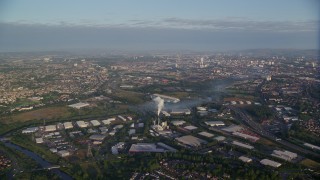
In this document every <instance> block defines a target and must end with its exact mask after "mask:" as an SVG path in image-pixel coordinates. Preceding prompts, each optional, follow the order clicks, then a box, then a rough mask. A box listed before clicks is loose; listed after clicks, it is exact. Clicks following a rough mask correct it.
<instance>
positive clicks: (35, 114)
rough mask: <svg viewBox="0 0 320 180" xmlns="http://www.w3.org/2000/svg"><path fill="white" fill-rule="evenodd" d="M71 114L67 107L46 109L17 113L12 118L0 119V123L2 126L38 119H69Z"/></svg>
mask: <svg viewBox="0 0 320 180" xmlns="http://www.w3.org/2000/svg"><path fill="white" fill-rule="evenodd" d="M70 115H71V113H70V112H69V110H68V108H67V107H47V108H42V109H37V110H33V111H28V112H22V113H18V114H15V115H12V116H6V117H1V118H0V121H1V123H3V124H10V123H15V122H26V121H30V120H39V119H54V118H65V117H69V116H70Z"/></svg>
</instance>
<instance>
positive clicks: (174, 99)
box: [151, 94, 180, 103]
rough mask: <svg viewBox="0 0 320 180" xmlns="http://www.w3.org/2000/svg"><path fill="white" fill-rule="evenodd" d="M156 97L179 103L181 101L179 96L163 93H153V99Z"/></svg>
mask: <svg viewBox="0 0 320 180" xmlns="http://www.w3.org/2000/svg"><path fill="white" fill-rule="evenodd" d="M156 97H159V98H161V99H163V100H164V101H165V102H171V103H177V102H179V101H180V99H178V98H175V97H171V96H166V95H162V94H152V95H151V98H152V99H154V98H156Z"/></svg>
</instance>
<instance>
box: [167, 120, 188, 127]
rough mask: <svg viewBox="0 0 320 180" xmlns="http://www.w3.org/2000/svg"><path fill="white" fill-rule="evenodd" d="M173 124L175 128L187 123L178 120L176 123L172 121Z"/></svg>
mask: <svg viewBox="0 0 320 180" xmlns="http://www.w3.org/2000/svg"><path fill="white" fill-rule="evenodd" d="M171 123H172V124H173V125H174V126H181V125H183V124H184V123H186V122H185V121H179V120H176V121H171Z"/></svg>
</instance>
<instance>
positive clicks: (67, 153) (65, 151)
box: [57, 150, 70, 157]
mask: <svg viewBox="0 0 320 180" xmlns="http://www.w3.org/2000/svg"><path fill="white" fill-rule="evenodd" d="M57 154H58V155H59V156H60V157H67V156H70V152H69V151H67V150H61V151H58V152H57Z"/></svg>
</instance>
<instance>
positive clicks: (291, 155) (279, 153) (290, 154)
mask: <svg viewBox="0 0 320 180" xmlns="http://www.w3.org/2000/svg"><path fill="white" fill-rule="evenodd" d="M271 155H272V156H274V157H278V158H281V159H284V160H286V161H291V160H292V159H294V158H297V157H298V155H297V154H296V153H293V152H290V151H279V150H274V151H273V153H272V154H271Z"/></svg>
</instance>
